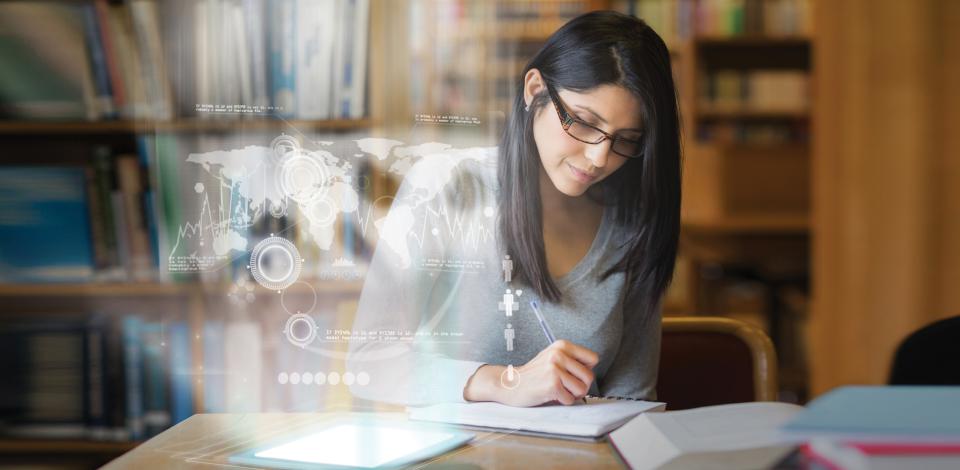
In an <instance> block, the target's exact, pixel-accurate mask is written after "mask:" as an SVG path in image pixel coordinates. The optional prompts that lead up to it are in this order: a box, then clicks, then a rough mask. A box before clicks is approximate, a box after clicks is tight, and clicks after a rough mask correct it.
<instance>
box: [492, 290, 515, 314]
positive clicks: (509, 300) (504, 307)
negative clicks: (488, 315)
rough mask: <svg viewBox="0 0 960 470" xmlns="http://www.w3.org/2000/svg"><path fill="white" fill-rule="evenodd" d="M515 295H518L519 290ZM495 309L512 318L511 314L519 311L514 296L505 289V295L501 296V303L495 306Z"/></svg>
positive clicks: (510, 291)
mask: <svg viewBox="0 0 960 470" xmlns="http://www.w3.org/2000/svg"><path fill="white" fill-rule="evenodd" d="M516 295H517V296H519V295H520V291H519V290H518V291H517V294H516ZM497 309H498V310H501V311H503V312H504V313H506V314H507V316H508V317H512V316H513V312H516V311H517V310H519V309H520V305H519V304H518V303H517V302H516V296H514V294H513V291H512V290H510V289H507V291H506V293H504V294H503V301H501V302H499V303H498V304H497Z"/></svg>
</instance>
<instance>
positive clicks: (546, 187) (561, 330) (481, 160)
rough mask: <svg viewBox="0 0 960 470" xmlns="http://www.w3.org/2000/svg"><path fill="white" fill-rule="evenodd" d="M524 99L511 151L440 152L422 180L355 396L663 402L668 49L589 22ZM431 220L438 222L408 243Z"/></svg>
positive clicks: (674, 162) (361, 351)
mask: <svg viewBox="0 0 960 470" xmlns="http://www.w3.org/2000/svg"><path fill="white" fill-rule="evenodd" d="M518 91H519V92H518V93H517V96H516V99H515V101H514V105H513V110H512V113H511V116H510V118H509V120H508V123H507V128H506V130H505V133H504V137H503V140H502V142H501V145H500V147H499V148H498V149H496V150H495V151H487V152H481V151H478V150H476V149H470V150H467V151H463V152H448V153H445V154H439V155H433V156H428V157H425V158H424V159H423V160H421V162H419V163H418V164H417V165H416V167H415V168H413V169H411V171H410V173H408V175H407V177H406V179H405V182H404V185H403V186H402V187H401V190H400V192H399V193H398V195H397V199H396V200H395V202H394V205H393V207H392V208H391V214H390V215H389V216H388V217H387V220H386V221H385V222H384V224H383V226H382V227H381V236H382V238H381V241H380V244H379V246H378V249H377V253H376V254H375V256H374V259H373V262H372V264H371V267H370V271H369V274H368V277H367V282H366V285H365V286H364V292H363V294H362V296H361V300H360V305H359V309H358V313H357V321H356V324H355V327H354V329H355V330H363V331H364V332H365V333H366V334H367V337H366V340H358V341H355V342H354V344H352V345H351V352H352V354H351V357H350V359H349V360H348V369H355V370H365V371H369V374H370V377H371V383H370V384H369V385H370V386H369V387H360V386H355V387H353V388H352V389H351V390H353V391H354V392H355V393H356V394H359V395H361V396H363V397H367V398H373V399H376V400H385V401H398V402H404V403H430V402H437V401H462V400H467V401H497V402H501V403H505V404H508V405H514V406H536V405H540V404H543V403H548V402H559V403H562V404H572V403H575V402H577V401H579V399H580V398H582V397H584V396H585V395H587V394H602V395H617V396H626V397H631V398H640V399H652V398H655V393H656V392H655V385H656V374H657V366H658V361H659V339H660V312H659V303H660V299H661V297H662V296H663V293H664V290H665V289H666V287H667V285H668V284H669V281H670V278H671V276H672V273H673V268H674V260H675V256H676V250H677V239H678V234H679V223H680V136H679V124H678V112H677V104H676V93H675V89H674V85H673V79H672V76H671V68H670V58H669V53H668V51H667V48H666V46H665V45H664V43H663V41H662V40H661V38H660V37H659V36H657V34H656V33H655V32H654V31H653V30H652V29H650V28H649V27H648V26H647V25H646V24H645V23H643V22H642V21H640V20H638V19H636V18H633V17H630V16H626V15H622V14H619V13H614V12H594V13H588V14H585V15H582V16H580V17H577V18H575V19H573V20H571V21H570V22H568V23H567V24H566V25H564V26H563V27H562V28H561V29H559V30H558V31H557V32H556V33H554V34H553V35H552V36H551V37H550V38H549V39H548V40H547V42H546V44H545V45H544V47H543V49H541V50H540V51H539V52H538V53H537V55H536V56H535V57H534V58H533V59H532V60H531V61H530V63H529V64H528V65H527V66H526V68H525V71H524V74H523V77H522V80H521V82H520V84H519V87H518ZM494 207H495V208H497V210H496V211H493V210H492V209H493V208H494ZM494 212H495V216H494V215H493V214H494ZM453 213H455V214H456V217H451V216H450V214H453ZM417 214H422V215H421V216H418V215H417ZM483 216H487V217H488V218H489V219H491V220H493V222H491V223H492V228H489V230H486V231H485V230H484V228H485V227H484V226H482V225H480V223H479V222H477V221H482V220H483ZM451 221H452V222H451ZM469 221H473V222H472V223H468V222H469ZM443 222H446V224H444V223H443ZM421 223H422V227H424V228H426V227H428V226H429V227H434V228H433V230H432V231H429V232H428V231H426V230H421V231H419V232H417V233H420V234H421V235H419V236H418V235H416V233H414V236H413V237H412V238H411V237H409V236H407V235H410V231H411V229H415V228H417V227H421ZM437 227H440V228H443V229H444V230H438V229H437ZM384 234H388V235H387V236H384ZM391 234H392V235H391ZM397 234H401V235H397ZM424 234H426V235H424ZM430 234H433V235H434V237H430V236H429V235H430ZM385 242H386V243H385ZM531 300H533V301H538V302H539V304H540V305H541V310H542V314H543V317H544V320H545V322H546V323H547V324H548V325H549V326H548V328H549V329H550V330H552V333H553V334H554V335H555V337H556V338H558V339H557V340H556V341H554V342H552V343H551V342H549V341H547V339H546V338H547V335H546V333H545V332H544V328H542V327H541V325H540V323H539V322H538V320H537V317H536V315H535V314H534V312H533V310H532V307H531V305H530V301H531ZM373 331H380V332H381V333H380V334H381V336H380V337H379V339H375V338H373V336H372V335H373V334H374V333H372V332H373ZM383 332H387V333H388V334H389V333H391V332H392V333H395V334H399V336H401V337H402V336H404V332H406V333H409V334H408V335H407V340H406V341H405V340H403V339H397V338H395V337H389V335H387V336H383ZM374 382H377V383H374Z"/></svg>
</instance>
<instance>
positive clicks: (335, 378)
mask: <svg viewBox="0 0 960 470" xmlns="http://www.w3.org/2000/svg"><path fill="white" fill-rule="evenodd" d="M277 382H280V385H286V384H291V385H299V384H304V385H311V384H316V385H324V384H330V385H338V384H339V383H340V382H343V384H344V385H353V384H354V383H356V384H357V385H367V384H368V383H370V374H367V373H366V372H360V373H357V374H354V373H353V372H344V373H343V375H342V376H341V375H340V374H339V373H337V372H330V373H328V374H324V373H323V372H304V373H300V372H290V373H286V372H281V373H280V374H278V375H277Z"/></svg>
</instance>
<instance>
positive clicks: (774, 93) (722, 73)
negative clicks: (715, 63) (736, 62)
mask: <svg viewBox="0 0 960 470" xmlns="http://www.w3.org/2000/svg"><path fill="white" fill-rule="evenodd" d="M809 82H810V74H809V72H807V71H805V70H765V69H756V70H746V71H743V70H736V69H720V70H716V71H713V72H710V73H708V74H707V75H706V76H705V77H704V80H703V88H702V89H701V98H700V101H701V105H702V107H703V108H704V110H705V111H719V112H724V111H733V112H736V111H751V112H774V113H775V112H783V113H803V112H806V111H807V110H808V109H809V108H810V90H809V88H810V85H809Z"/></svg>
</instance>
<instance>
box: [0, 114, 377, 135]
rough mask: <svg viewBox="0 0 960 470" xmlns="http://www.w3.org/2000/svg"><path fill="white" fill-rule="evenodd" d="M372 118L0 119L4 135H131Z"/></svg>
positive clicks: (328, 124) (330, 126)
mask: <svg viewBox="0 0 960 470" xmlns="http://www.w3.org/2000/svg"><path fill="white" fill-rule="evenodd" d="M372 124H373V121H372V120H370V119H333V120H296V119H295V120H284V119H268V118H257V119H197V118H186V119H178V120H175V121H126V120H119V121H90V122H86V121H0V135H2V134H132V133H153V132H156V131H161V132H225V131H233V130H271V129H279V128H285V127H294V128H297V129H301V130H350V129H367V128H370V127H372Z"/></svg>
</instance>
